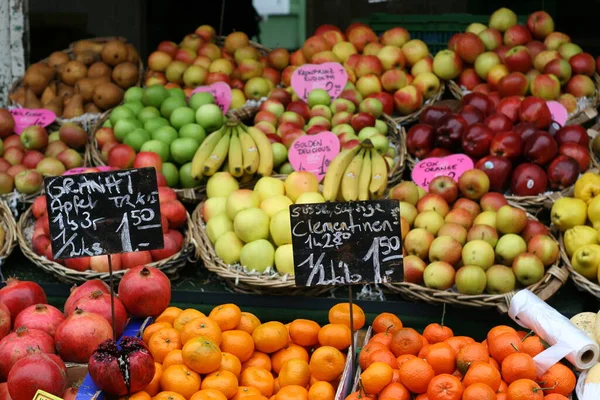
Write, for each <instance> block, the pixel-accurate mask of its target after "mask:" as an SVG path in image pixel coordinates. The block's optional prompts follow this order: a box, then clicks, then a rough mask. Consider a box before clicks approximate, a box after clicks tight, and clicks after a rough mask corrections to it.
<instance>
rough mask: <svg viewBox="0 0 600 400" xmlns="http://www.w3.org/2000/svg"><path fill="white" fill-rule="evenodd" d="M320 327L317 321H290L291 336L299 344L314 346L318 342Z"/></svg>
mask: <svg viewBox="0 0 600 400" xmlns="http://www.w3.org/2000/svg"><path fill="white" fill-rule="evenodd" d="M320 329H321V326H320V325H319V324H317V323H316V322H315V321H311V320H308V319H296V320H294V321H292V322H291V323H290V327H289V331H290V338H291V339H292V342H294V343H295V344H297V345H298V346H304V347H313V346H314V345H316V344H317V343H318V335H319V330H320Z"/></svg>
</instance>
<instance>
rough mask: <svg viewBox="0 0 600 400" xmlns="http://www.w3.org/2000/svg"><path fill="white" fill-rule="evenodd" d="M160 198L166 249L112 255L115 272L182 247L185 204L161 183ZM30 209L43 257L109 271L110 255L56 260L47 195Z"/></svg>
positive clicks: (38, 250)
mask: <svg viewBox="0 0 600 400" xmlns="http://www.w3.org/2000/svg"><path fill="white" fill-rule="evenodd" d="M151 165H152V164H151V163H150V162H146V161H145V160H141V162H140V163H139V164H138V166H137V167H140V168H141V167H146V166H151ZM158 200H159V203H160V214H161V218H162V221H161V224H162V228H163V229H162V230H163V240H164V244H165V246H164V248H162V249H159V250H150V251H146V250H144V251H134V252H129V253H121V254H113V255H111V259H112V269H113V271H120V270H126V269H130V268H133V267H136V266H138V265H147V264H149V263H152V262H156V261H160V260H163V259H165V258H168V257H171V256H172V255H174V254H176V253H177V252H179V251H181V249H182V248H183V241H184V236H183V234H182V232H181V229H182V228H183V227H184V225H185V224H186V221H187V212H186V209H185V207H184V206H183V204H181V202H180V201H179V200H177V194H176V193H175V192H174V191H173V189H171V188H168V187H165V186H159V187H158ZM31 212H32V214H33V217H34V218H35V224H34V228H33V234H32V236H31V248H32V249H33V251H34V252H35V253H36V254H37V255H39V256H40V257H46V259H48V260H50V261H54V262H56V263H59V264H63V265H64V266H65V267H67V268H70V269H73V270H75V271H92V272H101V273H105V272H108V257H107V256H92V257H79V258H69V259H66V260H54V257H53V256H52V246H51V241H50V225H49V220H48V214H47V209H46V196H38V197H37V198H36V199H35V201H34V202H33V205H32V208H31Z"/></svg>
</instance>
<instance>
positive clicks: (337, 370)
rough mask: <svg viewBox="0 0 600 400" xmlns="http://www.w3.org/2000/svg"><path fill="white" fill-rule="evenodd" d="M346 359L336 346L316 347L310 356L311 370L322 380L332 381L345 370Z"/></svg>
mask: <svg viewBox="0 0 600 400" xmlns="http://www.w3.org/2000/svg"><path fill="white" fill-rule="evenodd" d="M345 364H346V360H345V358H344V355H343V354H342V353H341V352H340V351H339V350H338V349H336V348H335V347H331V346H323V347H319V348H318V349H316V350H315V351H314V352H313V354H312V356H311V357H310V362H309V366H310V372H311V374H312V375H313V376H314V377H315V378H316V379H318V380H320V381H327V382H331V381H332V380H334V379H336V378H337V377H338V376H340V375H341V373H342V372H343V371H344V365H345Z"/></svg>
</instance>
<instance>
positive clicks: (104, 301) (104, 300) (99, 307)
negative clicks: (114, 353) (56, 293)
mask: <svg viewBox="0 0 600 400" xmlns="http://www.w3.org/2000/svg"><path fill="white" fill-rule="evenodd" d="M75 308H81V309H82V310H83V311H87V312H91V313H96V314H100V315H102V316H103V317H104V318H106V320H107V321H108V323H109V324H111V326H112V312H111V305H110V294H108V293H104V292H102V291H100V290H96V291H94V292H92V293H91V294H90V295H89V296H87V297H82V298H81V299H79V300H78V301H77V303H75ZM125 325H127V311H126V310H125V306H123V303H122V302H121V300H119V298H118V297H116V296H115V331H116V335H117V337H119V336H121V334H122V333H123V331H124V330H125Z"/></svg>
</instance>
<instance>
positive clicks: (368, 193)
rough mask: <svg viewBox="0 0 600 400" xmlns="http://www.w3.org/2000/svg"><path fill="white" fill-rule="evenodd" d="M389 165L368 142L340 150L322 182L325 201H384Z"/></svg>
mask: <svg viewBox="0 0 600 400" xmlns="http://www.w3.org/2000/svg"><path fill="white" fill-rule="evenodd" d="M387 182H388V164H387V162H386V161H385V159H384V158H383V156H382V155H381V154H379V152H378V151H377V150H376V149H375V148H374V147H373V145H372V144H371V142H370V141H369V140H368V139H367V140H365V141H364V142H363V143H361V144H360V145H358V146H356V147H353V148H351V149H344V150H342V151H341V152H340V153H339V154H338V155H337V156H336V157H335V158H334V159H333V161H332V162H331V164H329V167H328V168H327V173H326V174H325V179H324V180H323V197H324V198H325V200H327V201H336V200H338V201H356V200H375V199H380V198H382V197H383V194H384V192H385V188H386V187H387Z"/></svg>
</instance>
